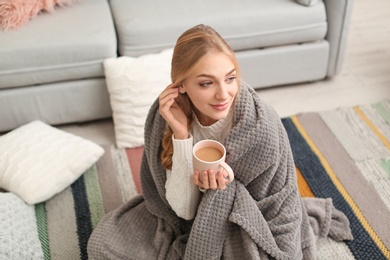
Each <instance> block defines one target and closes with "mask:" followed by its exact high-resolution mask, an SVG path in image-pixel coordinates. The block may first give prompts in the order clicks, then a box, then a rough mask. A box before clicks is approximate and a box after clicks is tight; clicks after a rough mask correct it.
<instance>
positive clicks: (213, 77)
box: [196, 68, 236, 79]
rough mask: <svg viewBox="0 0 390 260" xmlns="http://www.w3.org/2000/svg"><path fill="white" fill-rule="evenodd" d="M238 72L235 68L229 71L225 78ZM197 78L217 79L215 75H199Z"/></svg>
mask: <svg viewBox="0 0 390 260" xmlns="http://www.w3.org/2000/svg"><path fill="white" fill-rule="evenodd" d="M235 71H236V68H233V69H232V70H231V71H229V72H228V73H226V75H225V76H228V75H230V74H232V73H233V72H235ZM196 77H197V78H200V77H206V78H212V79H215V76H213V75H209V74H200V75H198V76H196Z"/></svg>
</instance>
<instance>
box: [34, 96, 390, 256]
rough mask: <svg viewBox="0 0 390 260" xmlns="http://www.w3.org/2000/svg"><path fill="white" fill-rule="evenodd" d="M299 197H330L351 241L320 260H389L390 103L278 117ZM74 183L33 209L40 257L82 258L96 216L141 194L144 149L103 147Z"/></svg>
mask: <svg viewBox="0 0 390 260" xmlns="http://www.w3.org/2000/svg"><path fill="white" fill-rule="evenodd" d="M282 122H283V124H284V126H285V128H286V130H287V133H288V136H289V139H290V142H291V147H292V151H293V155H294V159H295V163H296V167H297V178H298V185H299V189H300V192H301V195H302V196H312V197H321V198H328V197H330V198H332V199H333V203H334V205H335V206H336V207H337V208H338V209H340V210H342V211H343V212H344V213H345V214H346V215H347V217H348V218H349V221H350V224H351V228H352V233H353V236H354V240H353V241H349V242H345V243H344V242H341V243H337V242H335V241H333V240H331V239H328V240H327V241H325V245H324V246H323V247H322V248H321V250H320V256H321V257H320V259H364V260H366V259H390V100H386V101H383V102H381V103H377V104H373V105H367V106H357V107H353V108H340V109H337V110H332V111H324V112H320V113H303V114H299V115H296V116H293V117H289V118H284V119H282ZM104 149H105V151H106V152H105V154H104V156H103V157H102V158H101V159H100V160H99V161H98V162H97V163H96V164H95V165H94V166H93V167H91V169H89V170H88V171H87V172H86V173H85V174H84V175H83V176H82V177H81V178H80V179H79V180H77V181H76V182H75V183H74V184H72V185H71V186H70V187H68V188H67V189H66V190H65V191H63V192H62V193H60V194H58V195H57V196H55V197H54V198H52V199H50V200H49V201H47V202H45V203H41V204H38V205H36V206H35V218H36V222H37V226H38V236H39V240H40V242H41V245H42V249H43V253H44V254H43V255H44V259H87V258H88V255H87V250H86V245H87V242H88V238H89V236H90V234H91V232H92V230H93V228H94V227H95V226H96V225H97V223H98V222H99V220H100V219H101V217H102V216H103V215H104V214H105V213H106V212H109V211H111V210H113V209H115V208H117V207H118V206H119V205H121V204H122V203H124V202H125V201H127V200H128V199H130V198H131V197H133V196H135V195H136V194H138V193H139V192H141V188H140V184H139V183H140V182H139V165H140V161H141V155H142V151H143V149H142V148H136V149H116V148H115V147H114V146H105V147H104Z"/></svg>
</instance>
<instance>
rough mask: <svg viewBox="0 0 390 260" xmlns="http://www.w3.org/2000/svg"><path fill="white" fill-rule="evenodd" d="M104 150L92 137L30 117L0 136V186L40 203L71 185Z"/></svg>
mask: <svg viewBox="0 0 390 260" xmlns="http://www.w3.org/2000/svg"><path fill="white" fill-rule="evenodd" d="M103 153H104V150H103V148H102V147H100V146H98V145H97V144H95V143H93V142H91V141H88V140H85V139H83V138H81V137H78V136H75V135H73V134H70V133H67V132H64V131H62V130H60V129H57V128H54V127H52V126H50V125H47V124H45V123H43V122H41V121H33V122H31V123H29V124H26V125H24V126H21V127H19V128H17V129H15V130H13V131H11V132H9V133H7V134H5V135H3V136H0V187H1V188H3V189H5V190H7V191H10V192H13V193H15V194H16V195H18V196H19V197H20V198H22V199H23V200H24V201H25V202H27V203H28V204H36V203H40V202H43V201H46V200H48V199H50V198H51V197H53V196H54V195H55V194H57V193H59V192H61V191H63V190H64V189H65V188H66V187H68V186H69V185H71V184H72V183H73V182H74V181H76V180H77V179H78V178H79V177H80V176H81V175H82V174H83V173H84V172H85V171H86V170H87V169H88V168H90V167H91V166H92V165H93V164H94V163H95V162H96V161H97V160H98V159H99V158H100V157H101V156H102V155H103Z"/></svg>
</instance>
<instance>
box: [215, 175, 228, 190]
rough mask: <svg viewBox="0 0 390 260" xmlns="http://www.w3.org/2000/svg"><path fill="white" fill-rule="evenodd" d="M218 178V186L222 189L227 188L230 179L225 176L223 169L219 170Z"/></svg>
mask: <svg viewBox="0 0 390 260" xmlns="http://www.w3.org/2000/svg"><path fill="white" fill-rule="evenodd" d="M217 180H218V188H219V189H221V190H224V189H226V184H227V183H228V181H227V180H226V179H225V178H224V177H223V174H222V172H221V171H218V172H217Z"/></svg>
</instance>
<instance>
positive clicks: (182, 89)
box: [179, 84, 186, 94]
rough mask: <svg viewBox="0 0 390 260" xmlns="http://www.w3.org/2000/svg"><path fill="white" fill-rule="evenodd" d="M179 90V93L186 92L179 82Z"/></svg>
mask: <svg viewBox="0 0 390 260" xmlns="http://www.w3.org/2000/svg"><path fill="white" fill-rule="evenodd" d="M179 92H180V94H184V93H186V90H185V88H184V86H183V84H181V85H180V86H179Z"/></svg>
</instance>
